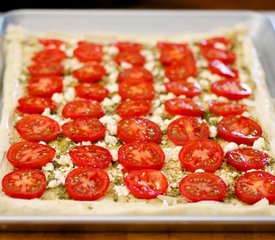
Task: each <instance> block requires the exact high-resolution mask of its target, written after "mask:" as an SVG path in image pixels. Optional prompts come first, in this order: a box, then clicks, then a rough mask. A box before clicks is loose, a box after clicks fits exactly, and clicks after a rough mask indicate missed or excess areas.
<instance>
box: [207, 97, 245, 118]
mask: <svg viewBox="0 0 275 240" xmlns="http://www.w3.org/2000/svg"><path fill="white" fill-rule="evenodd" d="M246 109H247V106H246V105H244V104H239V103H233V102H219V101H214V102H211V103H210V104H209V110H210V111H211V112H212V113H214V114H216V115H218V116H229V115H240V114H242V113H243V112H244V111H245V110H246Z"/></svg>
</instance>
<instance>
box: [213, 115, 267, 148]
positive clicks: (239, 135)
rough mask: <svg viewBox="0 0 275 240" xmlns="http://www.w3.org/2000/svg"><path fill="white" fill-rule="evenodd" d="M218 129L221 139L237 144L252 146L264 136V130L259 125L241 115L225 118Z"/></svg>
mask: <svg viewBox="0 0 275 240" xmlns="http://www.w3.org/2000/svg"><path fill="white" fill-rule="evenodd" d="M217 128H218V136H219V137H220V138H222V139H224V140H226V141H228V142H235V143H237V144H246V145H249V146H251V145H253V143H254V141H255V140H257V139H258V138H259V137H261V136H262V128H261V126H260V125H259V124H258V123H256V122H255V121H253V120H252V119H250V118H247V117H244V116H240V115H236V116H233V115H230V116H227V117H223V119H222V120H221V121H220V122H219V123H218V127H217Z"/></svg>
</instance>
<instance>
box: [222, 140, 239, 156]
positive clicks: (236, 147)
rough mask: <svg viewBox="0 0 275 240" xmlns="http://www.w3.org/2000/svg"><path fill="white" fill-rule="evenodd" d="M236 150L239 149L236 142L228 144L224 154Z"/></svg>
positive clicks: (224, 148)
mask: <svg viewBox="0 0 275 240" xmlns="http://www.w3.org/2000/svg"><path fill="white" fill-rule="evenodd" d="M235 149H238V144H236V143H234V142H230V143H227V144H226V145H225V146H224V147H223V151H224V153H227V152H229V151H232V150H235Z"/></svg>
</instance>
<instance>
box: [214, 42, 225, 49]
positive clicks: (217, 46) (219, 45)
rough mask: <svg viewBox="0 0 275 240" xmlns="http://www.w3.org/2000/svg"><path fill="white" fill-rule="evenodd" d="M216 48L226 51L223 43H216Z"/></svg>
mask: <svg viewBox="0 0 275 240" xmlns="http://www.w3.org/2000/svg"><path fill="white" fill-rule="evenodd" d="M214 48H218V49H221V50H225V49H226V46H225V45H224V44H223V43H220V42H216V43H214Z"/></svg>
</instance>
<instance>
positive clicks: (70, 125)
mask: <svg viewBox="0 0 275 240" xmlns="http://www.w3.org/2000/svg"><path fill="white" fill-rule="evenodd" d="M61 128H62V130H63V134H64V135H65V137H68V138H70V139H71V140H73V141H75V142H83V141H91V142H94V141H98V140H101V139H103V138H104V136H105V132H106V128H105V126H104V125H103V124H102V123H101V122H100V121H99V120H98V119H96V118H89V119H75V120H72V121H70V122H67V123H65V124H63V125H62V127H61Z"/></svg>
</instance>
